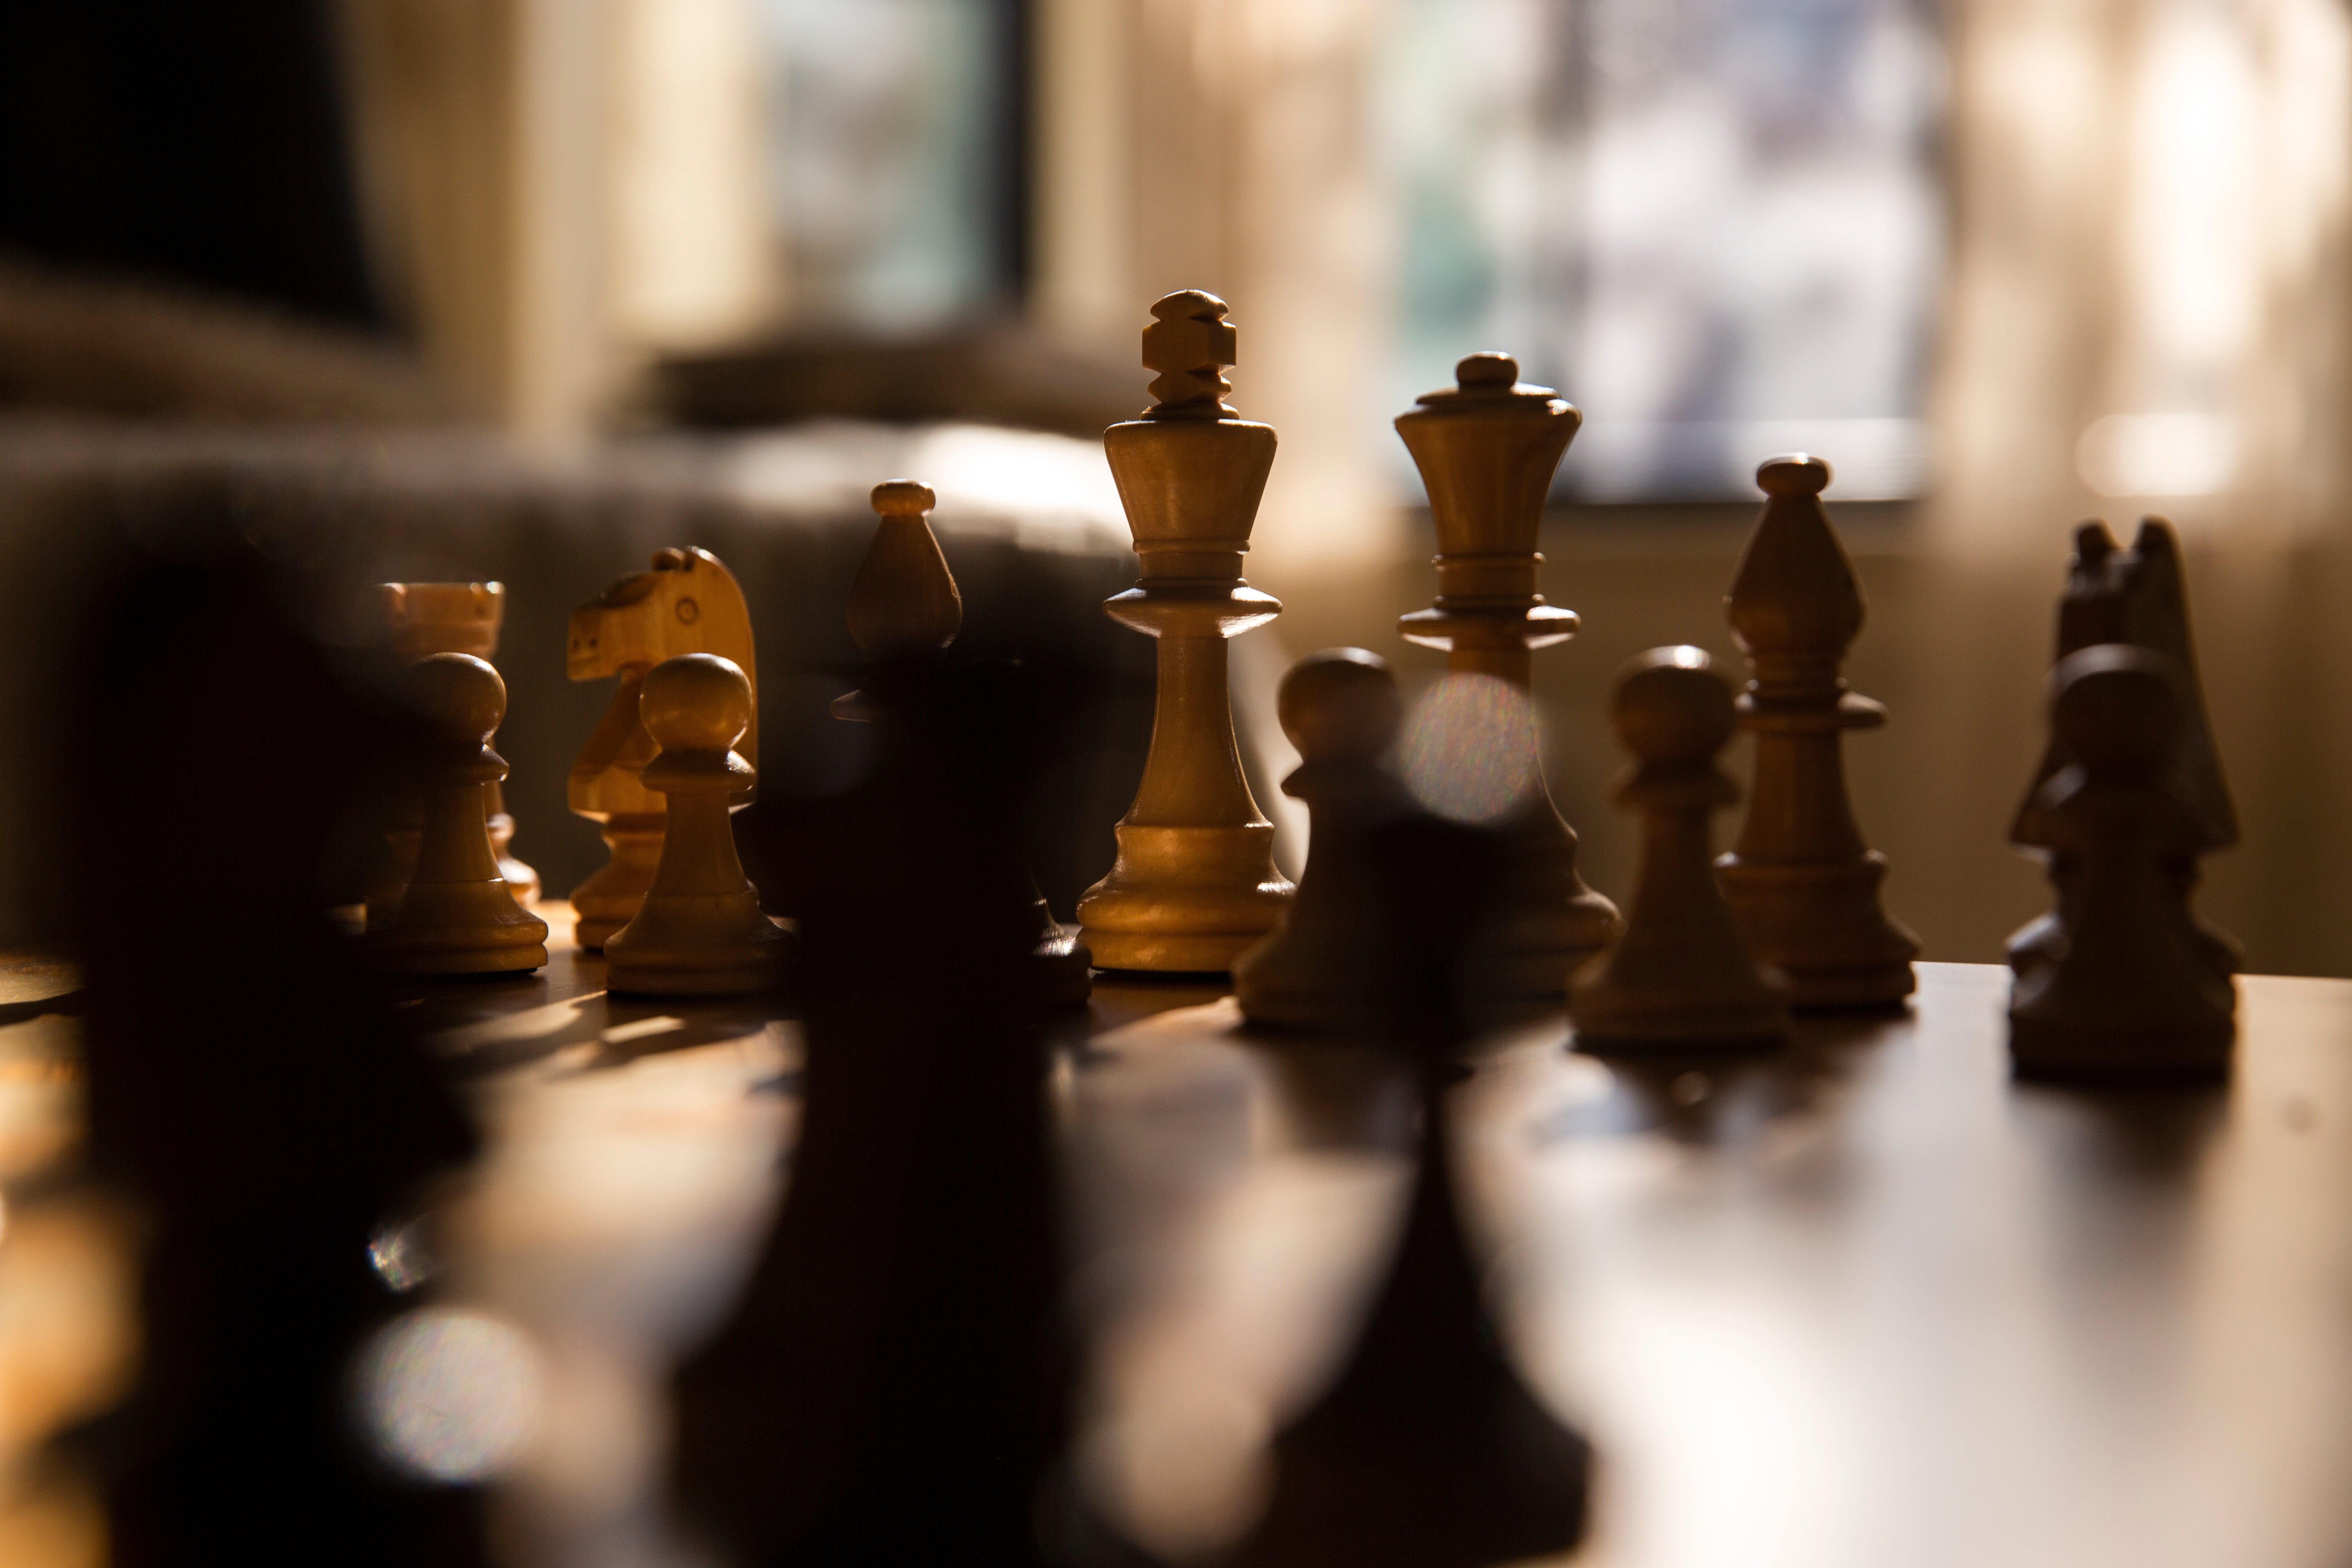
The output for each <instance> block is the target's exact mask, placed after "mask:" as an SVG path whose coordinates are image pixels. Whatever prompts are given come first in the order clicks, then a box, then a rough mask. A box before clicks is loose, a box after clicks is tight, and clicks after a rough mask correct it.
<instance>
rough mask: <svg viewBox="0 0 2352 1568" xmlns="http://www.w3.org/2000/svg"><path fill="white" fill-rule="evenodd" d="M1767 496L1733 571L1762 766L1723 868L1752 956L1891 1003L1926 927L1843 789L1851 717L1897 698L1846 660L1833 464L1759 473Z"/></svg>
mask: <svg viewBox="0 0 2352 1568" xmlns="http://www.w3.org/2000/svg"><path fill="white" fill-rule="evenodd" d="M1756 482H1757V484H1758V485H1759V486H1760V487H1762V489H1763V490H1764V494H1765V496H1766V498H1767V499H1766V500H1765V502H1764V510H1763V514H1762V515H1761V516H1759V518H1758V519H1757V520H1756V531H1755V532H1754V533H1752V534H1750V535H1749V536H1748V550H1747V553H1746V554H1744V555H1742V556H1741V557H1740V561H1739V570H1738V573H1737V574H1735V575H1734V576H1733V578H1732V582H1731V595H1730V598H1729V599H1728V601H1727V605H1728V606H1729V609H1730V613H1731V634H1732V636H1733V637H1736V638H1737V639H1738V643H1739V647H1740V650H1741V651H1742V652H1744V653H1745V654H1747V655H1748V665H1749V667H1750V668H1752V669H1753V670H1754V671H1755V679H1752V680H1750V681H1749V682H1748V689H1747V691H1746V692H1745V693H1744V694H1742V696H1741V697H1740V699H1739V726H1740V728H1741V729H1743V730H1746V731H1748V732H1749V733H1751V734H1753V735H1754V736H1755V737H1756V774H1755V779H1754V781H1753V783H1752V784H1751V786H1750V790H1749V795H1748V820H1747V824H1746V826H1743V827H1742V828H1741V829H1740V833H1739V841H1738V844H1736V845H1735V846H1734V847H1732V850H1731V852H1730V853H1729V854H1727V855H1725V856H1723V857H1722V858H1720V859H1718V860H1717V862H1716V871H1717V876H1719V877H1720V878H1721V879H1722V881H1723V890H1724V894H1725V896H1726V897H1727V898H1728V899H1729V900H1731V908H1732V912H1733V913H1734V914H1736V915H1738V917H1739V923H1740V925H1741V926H1742V927H1743V928H1745V929H1746V931H1747V932H1748V942H1749V943H1750V944H1751V945H1752V946H1753V947H1754V949H1755V952H1756V956H1757V957H1758V958H1759V959H1761V960H1763V961H1764V962H1765V963H1769V964H1771V965H1772V966H1774V967H1775V968H1777V969H1779V970H1780V972H1781V973H1784V974H1786V975H1787V976H1788V977H1789V1000H1790V1005H1794V1006H1797V1007H1887V1006H1895V1005H1900V1004H1901V1003H1902V1001H1903V999H1904V998H1905V997H1906V996H1908V995H1910V994H1911V992H1912V989H1913V986H1914V984H1915V982H1914V980H1913V978H1912V973H1911V961H1912V960H1913V959H1915V958H1916V957H1918V956H1919V940H1918V938H1916V937H1915V936H1913V935H1912V934H1911V933H1910V932H1909V931H1906V930H1905V929H1904V928H1903V927H1902V926H1900V925H1898V924H1897V923H1895V921H1892V920H1889V919H1888V918H1887V916H1886V912H1885V910H1883V909H1882V908H1881V907H1880V905H1879V896H1878V890H1879V885H1880V884H1881V883H1882V882H1884V881H1885V879H1886V857H1885V856H1884V855H1881V854H1880V853H1879V852H1878V851H1877V850H1875V849H1873V848H1871V847H1870V846H1869V845H1868V844H1866V843H1864V840H1863V837H1862V829H1861V828H1860V827H1859V826H1856V825H1855V823H1854V819H1853V803H1852V801H1851V800H1849V799H1848V798H1847V795H1846V787H1845V756H1844V750H1845V742H1844V738H1843V737H1844V732H1845V731H1848V730H1874V729H1876V728H1877V727H1878V726H1880V725H1881V724H1884V723H1885V722H1886V710H1885V708H1883V707H1881V706H1880V705H1879V704H1878V703H1876V702H1874V701H1872V700H1870V699H1869V698H1867V697H1863V696H1860V695H1858V694H1856V693H1855V692H1853V691H1851V690H1849V689H1847V688H1846V683H1845V680H1844V679H1843V677H1842V676H1841V675H1840V674H1839V673H1838V671H1839V667H1840V666H1841V665H1843V663H1844V662H1845V654H1846V649H1847V647H1850V646H1851V645H1852V644H1853V639H1854V637H1856V636H1858V635H1859V634H1860V633H1861V631H1862V618H1863V601H1862V587H1861V584H1858V583H1856V582H1855V581H1854V576H1853V563H1852V562H1850V561H1848V560H1847V559H1846V553H1845V549H1844V547H1843V545H1841V544H1840V543H1839V542H1838V537H1837V533H1836V531H1834V530H1833V529H1832V528H1831V526H1830V519H1829V512H1828V511H1827V510H1825V509H1824V508H1823V507H1822V500H1821V494H1822V490H1823V489H1827V488H1828V486H1829V483H1830V466H1829V464H1827V463H1826V462H1824V461H1822V459H1821V458H1814V457H1808V456H1806V455H1804V454H1802V453H1799V454H1797V455H1795V456H1793V457H1786V458H1771V459H1769V461H1767V462H1766V463H1765V464H1764V465H1763V466H1762V467H1761V468H1758V469H1757V470H1756Z"/></svg>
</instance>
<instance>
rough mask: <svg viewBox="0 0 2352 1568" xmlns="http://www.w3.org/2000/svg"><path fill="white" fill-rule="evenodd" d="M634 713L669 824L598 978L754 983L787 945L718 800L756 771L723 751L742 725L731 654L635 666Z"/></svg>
mask: <svg viewBox="0 0 2352 1568" xmlns="http://www.w3.org/2000/svg"><path fill="white" fill-rule="evenodd" d="M637 714H638V717H639V719H640V720H642V721H643V722H644V724H645V727H646V733H647V734H649V735H651V736H652V737H653V738H654V742H655V743H656V745H658V746H659V747H660V748H661V752H660V754H659V755H657V756H656V757H655V758H654V760H653V761H652V762H650V763H646V768H645V773H644V774H643V778H644V782H645V786H646V788H647V789H649V790H652V791H654V792H655V793H656V794H658V795H665V796H667V805H668V827H667V831H666V833H665V835H664V837H663V839H662V849H661V864H660V865H659V867H658V868H656V870H655V872H654V881H653V887H652V888H651V889H649V890H648V891H647V892H646V900H645V904H644V906H643V907H642V908H641V909H640V910H638V911H637V915H636V918H635V919H634V920H632V921H629V923H628V924H627V925H625V926H623V927H622V928H621V929H620V931H617V932H615V933H614V935H613V937H612V938H611V939H610V940H609V941H607V942H605V943H604V960H605V963H606V964H607V965H608V968H607V970H606V972H605V981H604V983H605V984H606V986H607V987H608V988H610V989H611V990H613V991H615V992H622V993H635V994H641V995H661V996H733V995H740V994H747V993H751V992H756V991H765V990H767V989H769V988H770V987H771V986H773V985H775V984H778V983H779V982H780V981H782V978H783V975H784V971H785V968H786V966H787V965H788V964H789V963H791V960H792V953H793V936H792V933H791V932H790V931H786V930H784V929H783V928H782V926H780V925H778V924H777V923H776V922H775V921H772V920H771V919H769V918H768V916H767V915H766V913H764V912H763V911H762V910H761V908H760V895H759V893H758V892H757V891H756V890H755V889H753V888H752V886H751V879H750V878H748V877H746V876H744V875H743V862H742V860H741V859H740V858H739V857H738V856H737V855H736V853H735V824H734V820H733V818H732V817H731V816H729V814H728V809H727V807H728V802H729V800H730V797H739V796H740V795H741V794H742V792H744V791H745V790H747V789H748V788H750V786H751V784H753V783H754V782H756V779H757V773H756V772H755V770H754V769H753V768H752V766H751V763H747V762H745V761H744V760H743V758H742V757H741V756H740V755H739V754H738V753H737V752H734V751H733V750H732V749H731V748H732V747H733V746H734V744H735V742H737V741H739V740H740V739H741V738H742V736H743V732H744V731H745V730H747V729H749V728H750V727H751V680H750V679H748V678H747V677H746V676H745V675H744V674H743V671H742V669H741V668H740V667H739V666H738V665H737V664H736V663H735V661H734V660H732V659H728V658H719V656H718V655H717V654H709V653H689V654H681V655H679V656H678V657H677V658H668V659H664V660H663V661H662V662H661V663H659V664H657V665H656V666H654V668H652V670H651V671H649V672H648V673H647V674H646V682H645V689H644V690H643V691H642V693H641V694H640V695H639V697H638V699H637Z"/></svg>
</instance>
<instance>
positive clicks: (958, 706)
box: [672, 660, 1067, 1568]
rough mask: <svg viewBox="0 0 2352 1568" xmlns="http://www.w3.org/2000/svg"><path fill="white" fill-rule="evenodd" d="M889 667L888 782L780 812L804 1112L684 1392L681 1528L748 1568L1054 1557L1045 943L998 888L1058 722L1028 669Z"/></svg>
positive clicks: (1056, 1433)
mask: <svg viewBox="0 0 2352 1568" xmlns="http://www.w3.org/2000/svg"><path fill="white" fill-rule="evenodd" d="M893 675H894V679H893V682H892V684H893V688H894V690H893V711H894V713H895V715H896V716H897V719H898V722H897V723H895V724H894V725H893V726H892V727H891V731H890V735H889V738H888V741H887V744H886V745H885V746H884V747H883V749H882V752H881V755H880V757H879V758H878V760H877V769H876V772H875V773H874V775H873V777H872V778H871V779H870V781H869V782H868V783H867V784H866V785H865V786H864V787H863V788H861V789H860V790H859V791H858V792H857V793H856V795H853V796H851V797H849V798H847V799H845V800H843V801H840V802H836V803H832V804H831V805H824V806H820V807H808V806H803V807H802V808H799V809H798V810H797V811H796V812H795V813H793V815H790V816H787V815H785V814H784V813H783V812H782V809H781V806H780V804H779V803H778V802H775V801H771V802H769V803H768V804H767V805H766V806H764V807H763V810H762V819H763V820H762V824H761V828H760V831H761V833H763V834H766V835H768V836H770V837H772V839H773V842H772V843H770V844H769V845H767V846H766V853H765V854H764V855H763V856H762V859H763V860H764V861H765V863H767V864H769V865H771V866H774V867H777V868H782V869H786V870H789V872H790V873H791V879H790V881H789V883H788V884H787V885H786V886H785V887H784V888H783V889H782V890H783V892H784V895H785V898H784V901H785V902H787V903H788V905H789V907H790V908H792V909H793V911H794V913H795V915H796V917H797V919H798V921H799V925H800V931H801V938H802V955H803V993H804V1004H803V1005H804V1017H805V1024H806V1038H807V1053H806V1058H805V1062H806V1067H805V1074H804V1083H805V1089H806V1100H805V1108H804V1110H803V1116H802V1120H801V1130H800V1135H799V1142H798V1146H797V1148H796V1149H795V1151H794V1152H793V1156H792V1175H791V1184H790V1187H789V1189H788V1191H787V1193H786V1195H785V1200H784V1206H783V1208H782V1212H781V1214H780V1215H778V1218H777V1222H776V1226H775V1229H774V1231H773V1233H772V1235H771V1237H769V1239H768V1242H767V1244H766V1246H765V1247H764V1248H763V1250H762V1252H761V1257H760V1258H759V1261H758V1262H757V1264H756V1265H755V1267H754V1269H753V1272H752V1276H751V1280H750V1282H749V1284H748V1285H747V1287H746V1289H745V1291H744V1295H743V1298H742V1300H741V1301H740V1305H739V1306H738V1308H737V1310H736V1312H735V1315H734V1317H733V1319H732V1320H731V1321H730V1322H729V1323H728V1324H727V1326H726V1327H725V1328H724V1329H723V1330H721V1331H720V1332H719V1334H718V1336H717V1337H716V1338H715V1339H714V1340H713V1341H712V1342H710V1343H709V1345H708V1346H707V1347H705V1348H704V1349H703V1350H701V1351H700V1352H698V1353H697V1354H696V1355H694V1356H693V1357H692V1358H691V1359H690V1360H689V1361H688V1363H686V1364H685V1366H684V1367H682V1368H681V1369H680V1371H679V1373H678V1375H677V1447H676V1450H675V1454H674V1458H673V1471H672V1474H673V1482H674V1491H675V1495H676V1498H677V1507H678V1509H679V1511H680V1513H681V1515H682V1523H683V1524H684V1526H685V1528H686V1529H687V1530H688V1532H689V1533H691V1534H695V1535H698V1536H700V1537H702V1538H703V1539H705V1540H707V1541H708V1542H709V1543H710V1544H711V1545H712V1546H713V1547H715V1548H716V1549H717V1550H718V1552H719V1555H720V1556H721V1557H722V1559H723V1560H724V1561H727V1562H729V1563H734V1564H739V1565H740V1568H772V1565H778V1564H803V1563H808V1564H865V1563H872V1564H877V1565H879V1564H890V1565H893V1568H895V1565H897V1564H902V1563H969V1564H980V1565H994V1564H1020V1565H1025V1564H1031V1563H1036V1562H1037V1561H1039V1548H1038V1544H1037V1531H1036V1517H1037V1510H1038V1502H1039V1496H1040V1492H1041V1489H1043V1487H1044V1486H1045V1481H1046V1478H1047V1475H1048V1470H1049V1467H1050V1465H1051V1464H1052V1462H1053V1460H1054V1458H1055V1456H1057V1455H1058V1454H1059V1452H1060V1450H1061V1448H1062V1447H1063V1443H1064V1437H1065V1424H1066V1401H1067V1375H1066V1357H1065V1355H1064V1353H1063V1351H1062V1348H1061V1345H1060V1342H1059V1338H1058V1335H1057V1328H1058V1315H1057V1310H1056V1305H1057V1302H1058V1300H1059V1289H1060V1284H1059V1282H1060V1260H1059V1254H1058V1231H1057V1225H1058V1221H1057V1217H1056V1211H1055V1199H1054V1186H1053V1171H1052V1166H1051V1161H1050V1152H1051V1140H1050V1134H1049V1129H1048V1126H1047V1122H1046V1110H1047V1107H1046V1097H1045V1071H1046V1066H1047V1051H1046V1047H1045V1043H1044V1041H1043V1040H1042V1038H1041V1037H1040V1035H1039V1033H1038V1031H1037V1028H1036V1026H1035V1017H1036V1008H1035V1006H1034V1000H1033V993H1032V981H1033V976H1034V970H1033V968H1032V963H1031V955H1032V953H1033V952H1034V946H1035V942H1036V935H1037V933H1036V930H1035V926H1034V921H1033V920H1032V919H1031V911H1030V910H1029V909H1028V908H1027V907H1026V906H1025V905H1024V904H1023V903H1021V902H1020V901H1018V900H1014V901H1011V902H1008V901H1006V900H1003V899H1002V898H1000V897H997V896H995V889H997V887H998V886H999V883H998V881H997V880H996V874H997V873H998V872H999V871H1001V870H1002V868H1003V866H1004V865H1006V864H1007V863H1008V862H1009V861H1011V860H1013V859H1015V858H1017V847H1016V844H1015V837H1014V835H1015V830H1016V828H1017V826H1018V824H1019V822H1020V820H1021V811H1020V806H1021V805H1022V802H1023V799H1024V786H1025V784H1026V783H1027V782H1028V779H1029V777H1030V776H1031V769H1032V768H1033V767H1034V749H1033V748H1032V746H1031V745H1030V744H1029V741H1030V738H1031V737H1032V736H1034V735H1035V734H1036V733H1038V730H1039V727H1038V725H1037V724H1036V723H1035V722H1034V721H1035V720H1036V719H1037V718H1038V716H1039V715H1041V714H1043V713H1048V712H1052V711H1055V702H1054V700H1053V694H1052V693H1050V692H1042V693H1041V692H1038V691H1036V690H1035V689H1034V687H1033V686H1032V685H1031V683H1030V681H1029V680H1028V679H1025V678H1024V674H1023V672H1021V671H1018V670H1015V669H1012V668H1007V667H1002V666H998V667H978V668H973V667H967V666H962V665H959V664H956V663H954V662H952V661H940V660H935V661H932V662H929V663H928V664H924V665H920V666H916V667H911V668H901V669H897V670H894V672H893ZM915 889H919V890H920V891H921V893H922V895H923V896H921V897H911V896H909V895H910V890H915Z"/></svg>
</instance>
